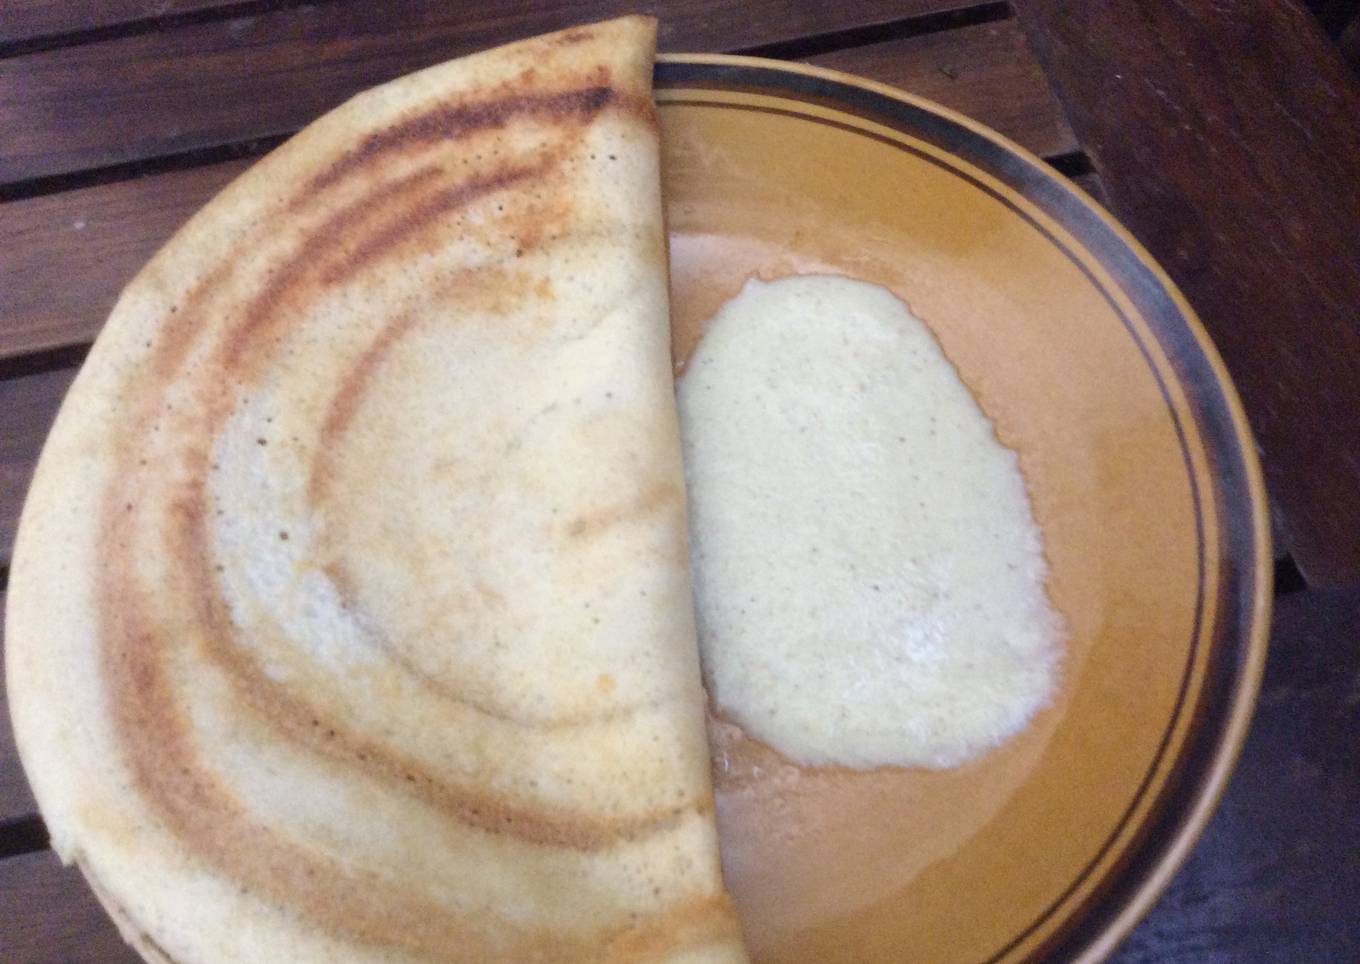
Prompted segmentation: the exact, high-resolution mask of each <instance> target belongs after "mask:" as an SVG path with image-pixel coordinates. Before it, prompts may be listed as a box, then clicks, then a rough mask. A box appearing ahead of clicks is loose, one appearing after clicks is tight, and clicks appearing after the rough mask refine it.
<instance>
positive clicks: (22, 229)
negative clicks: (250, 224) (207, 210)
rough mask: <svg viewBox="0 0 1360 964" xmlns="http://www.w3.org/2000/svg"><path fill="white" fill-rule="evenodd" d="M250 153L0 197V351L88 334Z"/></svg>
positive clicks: (56, 343) (31, 347)
mask: <svg viewBox="0 0 1360 964" xmlns="http://www.w3.org/2000/svg"><path fill="white" fill-rule="evenodd" d="M250 163H251V161H250V160H243V161H226V162H223V163H221V164H212V165H209V166H206V167H198V168H190V169H188V170H184V171H171V172H167V173H164V174H158V175H153V176H151V177H144V178H138V179H136V180H132V181H119V182H115V183H112V184H101V185H99V186H98V187H91V188H84V189H81V190H78V191H65V192H62V193H60V194H50V195H46V196H44V197H36V198H33V199H31V200H28V201H15V202H12V203H10V204H6V205H3V206H0V220H2V221H3V223H4V225H5V231H6V233H7V234H8V236H9V237H11V238H13V239H14V243H13V244H12V245H11V246H10V247H9V249H8V250H7V251H6V252H5V256H4V257H3V258H0V358H4V357H8V356H12V355H18V354H23V353H25V352H30V351H35V350H38V349H42V348H51V347H54V346H60V345H69V344H72V343H75V342H80V341H88V340H90V339H91V338H93V337H94V334H95V332H96V331H98V330H99V327H100V326H101V325H102V324H103V323H104V318H105V317H106V316H107V315H108V313H109V309H111V308H112V307H113V302H114V300H115V299H116V298H117V296H118V292H119V291H121V290H122V288H123V286H124V285H125V284H127V282H128V280H129V279H130V278H131V277H132V276H133V275H134V274H136V273H137V270H138V269H139V268H140V267H141V266H142V265H143V264H145V263H146V261H147V259H148V258H150V257H151V255H152V254H153V253H154V252H155V251H156V249H157V248H159V247H160V246H161V245H162V244H164V243H165V240H166V239H167V238H169V237H170V235H171V234H173V233H174V232H175V230H176V229H177V228H179V226H180V225H181V224H183V223H184V222H185V221H186V220H188V218H189V216H190V215H192V214H193V213H194V211H196V210H198V208H200V207H202V206H203V204H204V203H205V202H206V201H207V200H208V199H209V198H210V197H212V196H213V195H214V194H216V193H217V192H218V191H219V190H221V189H222V187H223V186H225V185H226V184H227V182H229V181H230V180H231V179H232V178H234V177H235V176H236V175H237V174H239V173H241V171H243V170H245V168H246V167H248V166H249V165H250Z"/></svg>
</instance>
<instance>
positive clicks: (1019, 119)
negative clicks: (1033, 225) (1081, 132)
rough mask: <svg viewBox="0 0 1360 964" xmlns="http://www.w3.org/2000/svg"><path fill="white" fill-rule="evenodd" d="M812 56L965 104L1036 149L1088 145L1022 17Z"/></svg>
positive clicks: (1053, 151) (1060, 150)
mask: <svg viewBox="0 0 1360 964" xmlns="http://www.w3.org/2000/svg"><path fill="white" fill-rule="evenodd" d="M808 62H809V63H813V64H817V65H819V66H822V67H833V68H835V69H836V70H844V71H847V72H849V73H852V74H859V75H861V76H864V77H871V78H873V79H874V80H880V81H883V82H884V83H887V84H892V85H894V86H897V87H901V88H902V89H903V90H906V91H908V92H910V93H913V94H917V95H918V96H921V97H926V98H929V99H930V100H934V101H938V102H939V103H941V104H944V105H946V106H954V105H960V106H957V107H956V108H955V109H957V110H961V111H963V113H965V114H969V115H971V116H973V117H975V118H976V119H978V120H980V121H982V122H983V123H985V124H987V125H988V126H989V127H994V128H996V130H997V131H999V132H1000V133H1002V134H1005V135H1006V136H1007V137H1009V138H1011V139H1012V140H1015V141H1017V142H1019V143H1020V144H1022V145H1023V146H1025V147H1027V148H1028V149H1029V150H1031V151H1033V152H1034V153H1036V154H1039V155H1041V156H1045V157H1051V156H1053V155H1057V154H1067V153H1070V152H1072V151H1076V150H1078V149H1079V148H1080V145H1079V144H1078V143H1077V140H1076V137H1075V136H1074V135H1073V133H1072V128H1071V127H1069V126H1068V124H1067V119H1066V118H1065V117H1064V116H1063V112H1062V108H1061V107H1060V106H1059V105H1058V101H1057V98H1056V97H1055V96H1054V94H1053V89H1052V88H1051V87H1050V86H1049V83H1048V80H1047V79H1046V78H1045V77H1044V72H1043V69H1042V68H1041V67H1040V66H1039V63H1038V61H1037V60H1035V58H1034V54H1033V53H1031V52H1030V49H1029V45H1028V44H1027V43H1026V42H1025V35H1024V33H1023V31H1021V29H1020V26H1019V25H1018V24H1017V23H1016V22H1015V21H1014V20H999V21H996V22H995V23H984V24H978V25H977V26H972V27H963V28H961V29H958V30H944V31H940V32H939V33H930V34H925V35H922V36H919V37H904V38H902V39H900V40H889V41H885V42H883V43H876V44H870V45H867V46H864V47H855V48H852V49H850V50H837V51H835V52H833V53H828V54H822V55H820V56H817V57H812V58H810V59H809V61H808Z"/></svg>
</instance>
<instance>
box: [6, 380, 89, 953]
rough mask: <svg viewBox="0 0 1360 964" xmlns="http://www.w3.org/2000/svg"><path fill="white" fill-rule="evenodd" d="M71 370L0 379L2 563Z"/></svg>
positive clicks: (9, 548) (67, 384) (64, 393)
mask: <svg viewBox="0 0 1360 964" xmlns="http://www.w3.org/2000/svg"><path fill="white" fill-rule="evenodd" d="M75 375H76V369H75V368H59V369H57V370H55V371H50V372H43V373H41V374H37V375H21V376H19V377H17V378H7V379H4V380H3V381H0V565H5V564H8V563H9V557H10V550H11V549H13V547H14V530H15V528H16V527H17V526H18V524H19V510H20V509H22V508H23V504H24V493H26V492H27V491H28V482H29V479H30V478H32V475H33V467H34V465H35V464H36V463H37V461H38V453H39V452H41V451H42V444H43V440H44V439H46V438H47V430H48V429H50V428H51V427H52V421H53V420H54V419H55V418H56V417H57V408H58V407H59V406H60V405H61V400H62V398H63V397H64V396H65V395H66V389H67V388H69V387H70V385H71V381H72V379H74V378H75ZM0 960H3V958H0Z"/></svg>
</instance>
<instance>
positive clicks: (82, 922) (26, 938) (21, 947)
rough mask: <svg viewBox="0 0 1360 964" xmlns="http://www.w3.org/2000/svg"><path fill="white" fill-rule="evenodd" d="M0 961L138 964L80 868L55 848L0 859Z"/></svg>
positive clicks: (44, 963)
mask: <svg viewBox="0 0 1360 964" xmlns="http://www.w3.org/2000/svg"><path fill="white" fill-rule="evenodd" d="M0 961H4V962H5V964H138V962H140V961H141V958H140V957H139V956H138V955H137V953H136V952H135V951H133V950H132V948H130V947H128V946H127V945H126V944H124V943H123V939H122V938H121V937H119V936H118V928H116V927H115V926H114V924H113V921H111V920H110V919H109V918H108V916H107V915H106V914H105V913H104V910H103V908H102V907H100V906H99V902H98V901H97V900H95V897H94V894H92V893H91V892H90V888H89V885H87V884H86V883H85V878H84V877H82V876H81V875H80V871H78V870H76V869H74V868H63V867H62V866H61V864H60V863H59V862H58V860H57V857H56V854H54V853H52V851H50V850H44V851H40V852H38V853H34V854H24V855H23V856H21V857H10V858H9V859H8V860H4V861H0Z"/></svg>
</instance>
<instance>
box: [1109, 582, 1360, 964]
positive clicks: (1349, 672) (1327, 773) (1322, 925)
mask: <svg viewBox="0 0 1360 964" xmlns="http://www.w3.org/2000/svg"><path fill="white" fill-rule="evenodd" d="M1275 614H1276V619H1275V630H1274V634H1273V636H1272V638H1271V644H1270V659H1269V663H1268V665H1267V667H1266V675H1265V680H1264V683H1263V685H1262V688H1261V698H1260V701H1259V702H1258V704H1257V711H1256V717H1255V719H1254V720H1253V722H1252V728H1251V733H1250V734H1249V735H1248V737H1247V743H1246V746H1245V748H1244V749H1243V751H1242V756H1241V759H1240V760H1239V762H1238V765H1237V770H1236V772H1235V773H1234V774H1233V777H1232V780H1231V782H1230V783H1229V785H1228V790H1227V792H1226V793H1225V794H1224V797H1223V801H1222V803H1221V804H1220V805H1219V808H1218V811H1217V813H1215V815H1214V817H1213V819H1212V820H1211V821H1210V823H1209V826H1208V827H1207V828H1206V830H1205V833H1204V836H1203V837H1202V838H1201V840H1200V843H1199V845H1198V847H1197V848H1196V850H1195V852H1194V853H1193V854H1191V856H1190V859H1189V860H1188V861H1187V862H1186V865H1185V866H1184V867H1183V868H1182V869H1181V872H1180V873H1179V874H1178V875H1177V877H1176V879H1175V880H1174V881H1173V882H1172V884H1171V886H1170V888H1169V889H1168V890H1167V892H1166V894H1165V895H1164V896H1163V897H1162V899H1161V901H1160V903H1159V904H1158V905H1157V906H1156V907H1155V908H1154V909H1153V911H1152V913H1151V914H1150V915H1149V916H1148V918H1147V919H1146V920H1145V921H1144V922H1143V923H1142V925H1141V926H1140V927H1139V928H1138V929H1137V930H1136V931H1135V932H1134V933H1133V935H1132V936H1131V937H1130V938H1129V940H1128V941H1127V942H1126V944H1125V946H1124V947H1123V948H1122V950H1121V951H1120V953H1119V954H1118V955H1117V956H1116V957H1115V959H1114V962H1113V964H1154V962H1163V961H1232V962H1239V964H1274V962H1277V961H1360V817H1357V815H1360V740H1357V739H1356V735H1357V734H1360V646H1357V645H1356V640H1358V639H1360V589H1351V590H1347V591H1344V592H1320V591H1317V590H1309V591H1306V592H1298V593H1291V594H1289V595H1286V596H1282V597H1280V598H1279V599H1278V600H1277V601H1276V607H1275Z"/></svg>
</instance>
